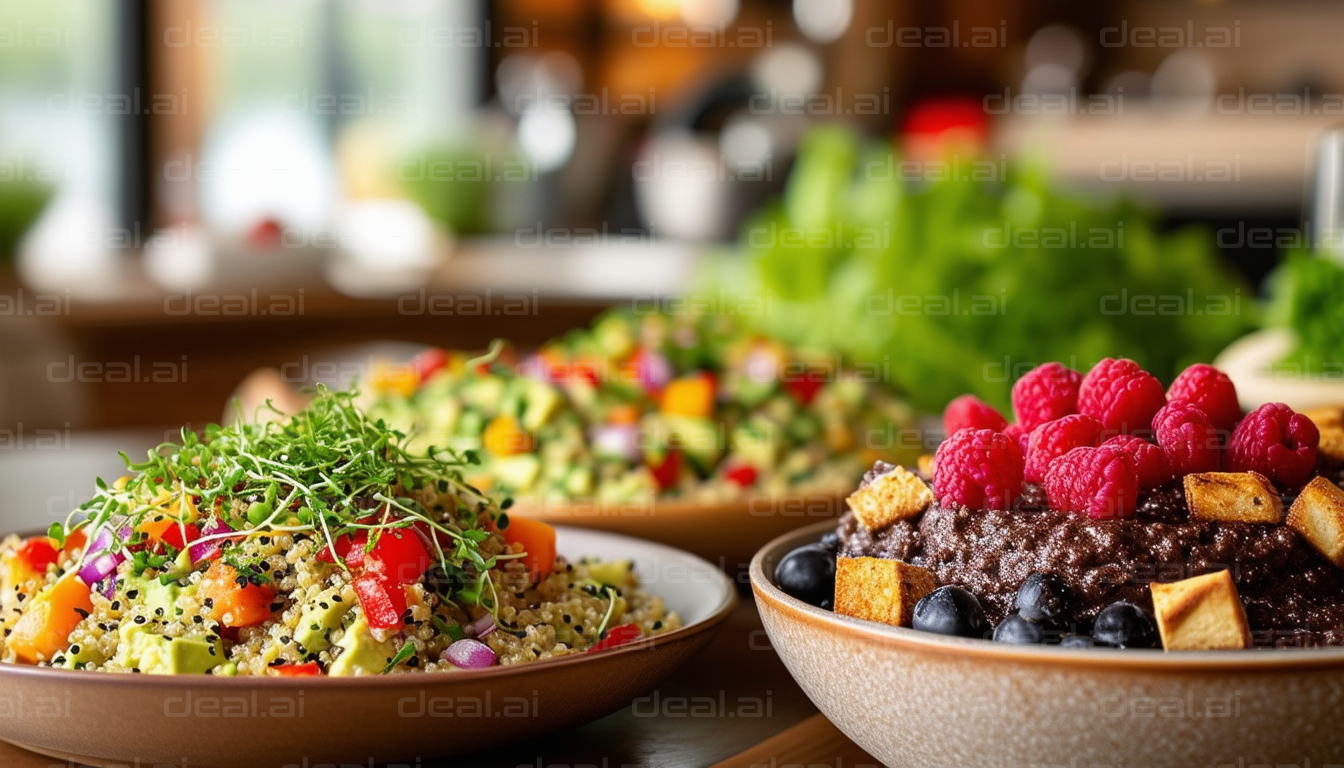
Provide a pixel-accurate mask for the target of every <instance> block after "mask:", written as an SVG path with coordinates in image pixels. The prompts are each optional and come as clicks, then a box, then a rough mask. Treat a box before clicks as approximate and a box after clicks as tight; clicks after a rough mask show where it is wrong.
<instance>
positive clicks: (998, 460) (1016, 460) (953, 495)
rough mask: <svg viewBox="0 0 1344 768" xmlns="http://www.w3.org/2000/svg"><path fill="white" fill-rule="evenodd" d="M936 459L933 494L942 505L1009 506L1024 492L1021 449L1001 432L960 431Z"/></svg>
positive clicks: (990, 507) (950, 438)
mask: <svg viewBox="0 0 1344 768" xmlns="http://www.w3.org/2000/svg"><path fill="white" fill-rule="evenodd" d="M933 462H934V466H935V467H936V468H937V469H935V470H934V473H933V493H934V495H935V496H937V497H938V500H939V501H940V502H941V503H943V504H948V503H953V504H960V505H962V506H965V507H971V508H972V509H1007V508H1008V507H1009V506H1011V505H1012V503H1013V500H1014V499H1016V498H1017V497H1018V495H1019V494H1020V493H1022V463H1023V462H1022V449H1021V448H1019V447H1018V445H1017V443H1016V442H1015V441H1014V440H1013V439H1012V438H1010V437H1008V436H1007V435H1005V434H1003V433H1002V432H995V431H994V430H992V429H962V430H958V431H957V432H956V433H954V434H953V435H952V436H951V437H949V438H948V439H946V440H944V441H943V442H942V443H941V444H940V445H939V446H938V452H937V453H935V454H934V457H933Z"/></svg>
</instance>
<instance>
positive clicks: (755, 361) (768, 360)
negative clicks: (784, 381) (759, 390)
mask: <svg viewBox="0 0 1344 768" xmlns="http://www.w3.org/2000/svg"><path fill="white" fill-rule="evenodd" d="M742 367H743V369H744V371H745V373H746V374H747V378H748V379H749V380H751V381H753V382H755V383H757V384H764V383H766V382H770V381H774V380H775V379H777V378H779V357H778V356H777V355H775V353H774V352H772V351H771V350H769V349H766V348H763V347H755V348H754V349H752V350H751V351H750V352H748V353H747V359H746V362H745V364H744V365H743V366H742Z"/></svg>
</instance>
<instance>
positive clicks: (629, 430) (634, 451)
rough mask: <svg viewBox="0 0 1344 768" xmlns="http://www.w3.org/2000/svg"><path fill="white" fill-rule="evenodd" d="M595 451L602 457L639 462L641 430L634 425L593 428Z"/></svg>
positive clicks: (611, 425) (609, 425) (610, 425)
mask: <svg viewBox="0 0 1344 768" xmlns="http://www.w3.org/2000/svg"><path fill="white" fill-rule="evenodd" d="M592 441H593V450H594V451H595V452H597V453H598V454H599V455H602V456H614V457H616V458H621V459H625V460H626V461H632V462H634V461H639V459H640V456H641V455H642V454H641V452H640V450H639V429H638V428H637V427H636V426H635V425H634V424H608V425H606V426H601V427H593V430H592Z"/></svg>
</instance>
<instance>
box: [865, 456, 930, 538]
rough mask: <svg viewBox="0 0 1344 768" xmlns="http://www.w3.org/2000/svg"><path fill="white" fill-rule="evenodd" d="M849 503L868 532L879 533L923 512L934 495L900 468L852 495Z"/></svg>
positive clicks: (877, 478)
mask: <svg viewBox="0 0 1344 768" xmlns="http://www.w3.org/2000/svg"><path fill="white" fill-rule="evenodd" d="M845 502H846V503H847V504H849V508H850V509H852V510H854V516H855V517H857V518H858V519H859V522H860V523H863V527H864V528H867V529H868V530H870V531H879V530H881V529H883V528H886V527H887V526H889V525H891V524H892V523H894V522H896V521H897V520H906V519H909V518H911V517H914V516H915V515H918V514H919V513H920V512H923V511H924V509H925V508H926V507H928V506H929V504H932V503H933V491H932V490H930V489H929V486H928V484H927V483H925V482H924V481H923V480H921V479H919V477H918V476H917V475H915V473H913V472H911V471H910V470H908V469H906V468H905V467H896V468H895V469H892V470H891V471H890V472H888V473H886V474H885V475H879V476H878V477H876V478H874V479H873V481H872V482H871V483H868V484H867V485H865V486H864V487H862V488H860V489H859V490H857V491H855V492H854V493H852V494H850V495H849V498H847V499H845Z"/></svg>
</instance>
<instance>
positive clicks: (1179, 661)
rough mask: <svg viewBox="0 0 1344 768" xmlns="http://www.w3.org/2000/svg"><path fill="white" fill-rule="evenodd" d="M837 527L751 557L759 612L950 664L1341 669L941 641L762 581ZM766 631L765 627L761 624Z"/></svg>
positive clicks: (1325, 656)
mask: <svg viewBox="0 0 1344 768" xmlns="http://www.w3.org/2000/svg"><path fill="white" fill-rule="evenodd" d="M829 530H834V524H830V523H818V524H817V525H811V526H807V527H805V528H799V529H798V530H796V531H792V532H790V533H786V534H784V535H782V536H779V537H776V538H775V539H774V540H773V541H771V542H770V543H769V544H766V545H765V546H764V547H762V548H761V549H760V550H759V551H757V552H756V555H755V556H754V557H752V559H751V566H750V568H749V577H750V580H751V589H752V593H753V594H754V595H755V598H756V603H757V607H758V608H759V609H761V612H762V613H765V612H767V609H768V610H770V611H773V612H776V613H779V614H782V615H783V616H785V617H787V618H788V619H790V620H792V621H796V622H798V623H802V624H806V625H808V627H809V628H810V629H812V630H814V631H830V632H834V633H836V634H839V635H844V636H846V637H849V638H852V639H855V640H859V641H863V642H866V643H869V644H877V645H883V646H887V647H890V648H892V649H893V650H897V651H911V652H916V653H923V654H938V655H939V656H940V657H941V658H943V659H947V660H949V661H952V660H958V661H977V662H1001V663H1016V664H1038V665H1049V666H1060V665H1067V666H1071V667H1102V668H1105V669H1106V671H1131V672H1153V673H1172V672H1182V673H1185V672H1200V673H1204V672H1289V671H1293V672H1298V671H1301V670H1303V669H1307V668H1331V669H1338V668H1340V667H1344V647H1332V648H1276V649H1272V650H1270V649H1262V650H1251V651H1181V652H1178V653H1172V652H1167V651H1164V650H1161V649H1151V650H1150V649H1131V650H1125V651H1123V652H1120V651H1117V650H1115V649H1106V648H1097V649H1086V648H1079V649H1062V648H1057V647H1051V646H1021V645H1006V644H1003V643H995V642H992V641H989V640H976V639H972V638H959V637H943V636H941V635H934V634H930V633H928V632H917V631H915V630H913V629H909V628H906V627H893V626H889V625H886V624H880V623H878V622H873V621H865V620H862V619H856V618H852V617H850V616H845V615H842V614H838V613H833V612H831V611H827V610H824V609H822V608H818V607H816V606H814V605H810V604H808V603H805V602H803V601H801V600H799V599H797V598H795V597H792V596H790V595H788V594H786V593H785V592H784V591H783V590H781V589H780V588H779V587H777V586H776V585H775V584H774V583H773V581H772V580H771V579H769V578H767V577H766V573H765V564H766V562H767V561H771V560H773V561H774V562H778V559H779V556H780V555H782V554H783V553H785V552H787V551H789V550H791V549H793V548H795V547H797V546H800V545H802V544H808V543H813V542H816V541H818V540H820V538H821V535H822V534H823V533H825V532H827V531H829ZM766 629H767V632H768V631H769V629H770V624H769V623H768V622H767V623H766Z"/></svg>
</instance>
